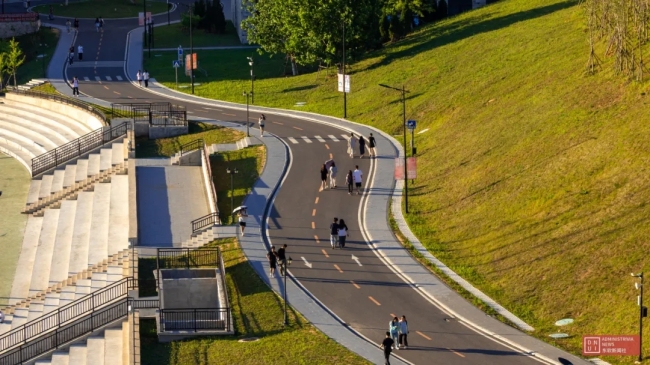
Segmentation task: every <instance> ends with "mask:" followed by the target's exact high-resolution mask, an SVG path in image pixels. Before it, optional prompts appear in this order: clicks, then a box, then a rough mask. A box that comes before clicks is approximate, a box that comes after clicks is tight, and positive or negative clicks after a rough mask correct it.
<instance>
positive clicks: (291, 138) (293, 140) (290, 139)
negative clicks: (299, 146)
mask: <svg viewBox="0 0 650 365" xmlns="http://www.w3.org/2000/svg"><path fill="white" fill-rule="evenodd" d="M287 139H288V140H289V141H291V143H293V144H296V143H298V141H296V139H295V138H293V137H288V138H287Z"/></svg>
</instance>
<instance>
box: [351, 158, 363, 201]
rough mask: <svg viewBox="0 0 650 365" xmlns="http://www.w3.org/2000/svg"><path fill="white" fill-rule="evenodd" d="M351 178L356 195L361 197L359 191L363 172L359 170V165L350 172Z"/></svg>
mask: <svg viewBox="0 0 650 365" xmlns="http://www.w3.org/2000/svg"><path fill="white" fill-rule="evenodd" d="M352 176H353V177H354V186H355V187H356V188H357V195H361V193H360V192H359V189H361V182H362V180H363V172H361V170H359V165H356V166H355V169H354V171H353V172H352Z"/></svg>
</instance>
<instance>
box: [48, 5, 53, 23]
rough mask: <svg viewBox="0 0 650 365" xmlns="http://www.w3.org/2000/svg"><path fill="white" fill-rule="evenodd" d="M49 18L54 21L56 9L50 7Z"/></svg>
mask: <svg viewBox="0 0 650 365" xmlns="http://www.w3.org/2000/svg"><path fill="white" fill-rule="evenodd" d="M48 18H49V19H50V20H54V9H52V5H50V15H48Z"/></svg>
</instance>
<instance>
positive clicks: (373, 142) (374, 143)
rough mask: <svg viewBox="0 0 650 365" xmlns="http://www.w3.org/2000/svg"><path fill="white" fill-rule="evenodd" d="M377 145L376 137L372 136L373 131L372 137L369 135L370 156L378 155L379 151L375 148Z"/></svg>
mask: <svg viewBox="0 0 650 365" xmlns="http://www.w3.org/2000/svg"><path fill="white" fill-rule="evenodd" d="M376 147H377V141H376V140H375V137H373V136H372V133H370V137H368V154H370V158H373V157H377V151H376V150H375V148H376Z"/></svg>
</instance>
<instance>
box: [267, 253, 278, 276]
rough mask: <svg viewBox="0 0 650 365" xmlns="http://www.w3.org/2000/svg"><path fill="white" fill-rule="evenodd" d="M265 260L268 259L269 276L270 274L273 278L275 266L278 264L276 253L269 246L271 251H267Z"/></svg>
mask: <svg viewBox="0 0 650 365" xmlns="http://www.w3.org/2000/svg"><path fill="white" fill-rule="evenodd" d="M266 258H267V259H269V267H270V271H269V274H271V277H272V278H274V277H275V267H276V266H277V263H278V253H277V252H275V246H271V251H269V252H268V253H267V254H266Z"/></svg>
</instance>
